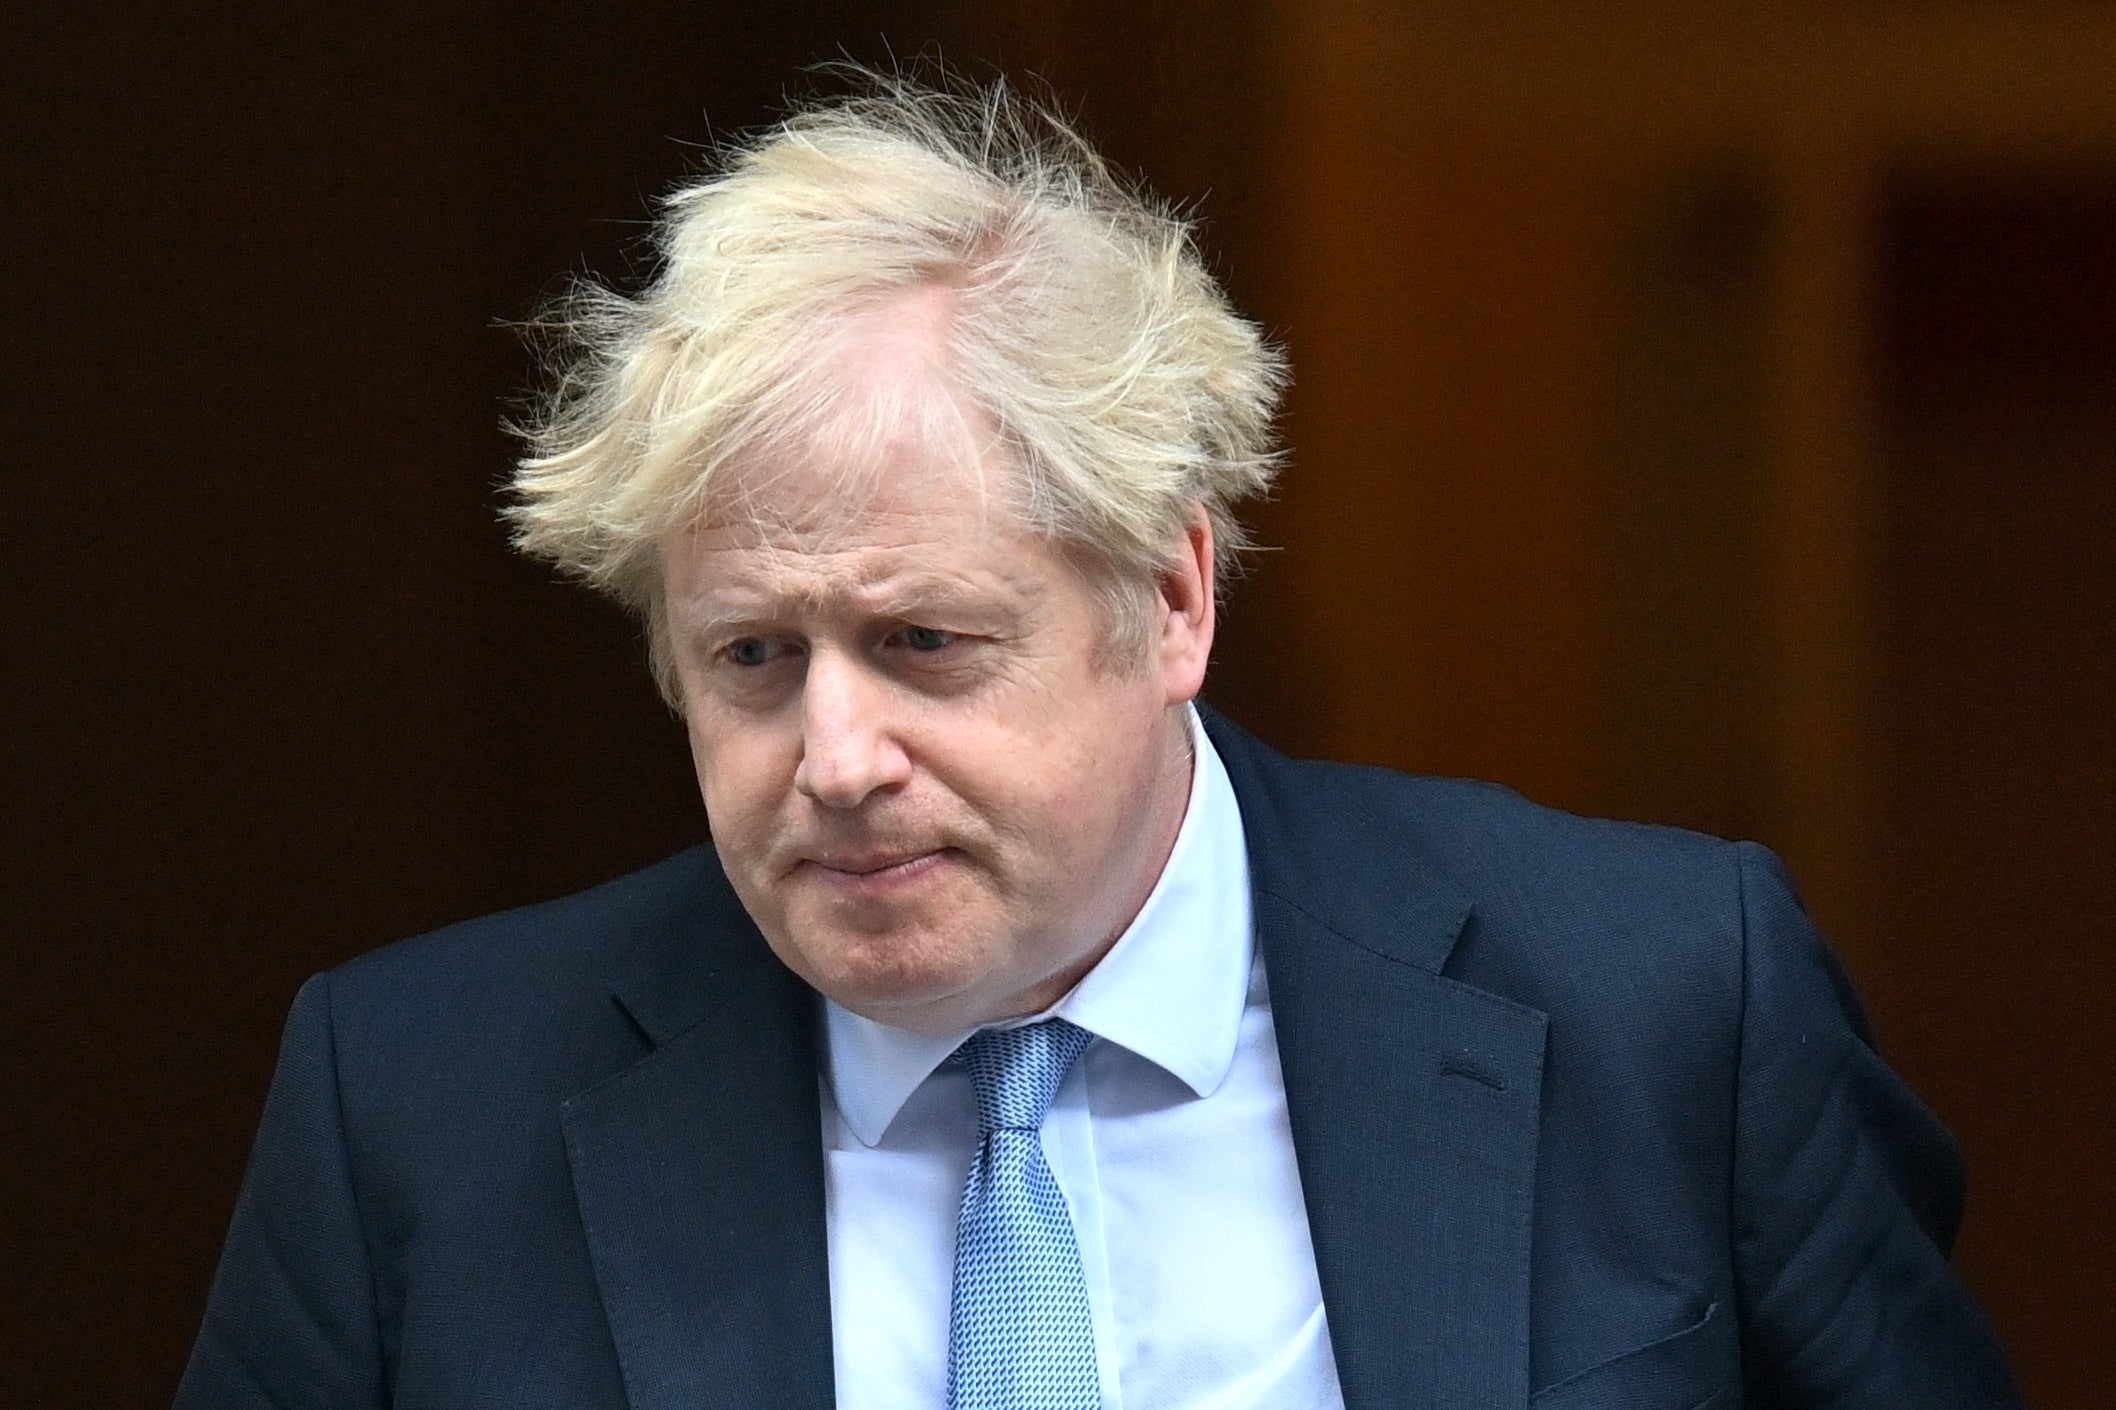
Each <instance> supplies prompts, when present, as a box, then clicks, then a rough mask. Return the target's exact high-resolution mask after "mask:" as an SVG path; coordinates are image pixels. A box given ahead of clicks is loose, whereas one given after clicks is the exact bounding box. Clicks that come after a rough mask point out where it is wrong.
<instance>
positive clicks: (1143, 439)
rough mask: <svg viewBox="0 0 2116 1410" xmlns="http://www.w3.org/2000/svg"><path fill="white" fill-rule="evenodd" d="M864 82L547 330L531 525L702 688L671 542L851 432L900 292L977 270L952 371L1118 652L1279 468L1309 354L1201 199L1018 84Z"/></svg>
mask: <svg viewBox="0 0 2116 1410" xmlns="http://www.w3.org/2000/svg"><path fill="white" fill-rule="evenodd" d="M857 79H858V82H859V90H860V91H858V92H857V93H856V94H855V95H854V96H851V97H847V98H839V99H835V100H831V101H825V102H820V103H816V104H812V105H809V106H807V107H804V108H802V109H800V110H798V111H796V112H794V113H793V114H792V115H791V116H789V117H788V118H786V119H785V120H784V121H783V122H781V123H779V124H778V125H777V126H776V127H773V128H771V129H769V130H767V131H765V132H763V133H762V134H760V135H758V136H756V137H754V138H752V139H750V140H748V141H746V142H743V143H740V144H738V145H736V146H734V147H732V148H731V149H729V150H727V151H725V152H724V153H722V155H721V157H720V159H719V160H718V161H717V162H716V163H715V169H713V170H711V171H709V172H708V173H707V174H705V175H703V176H701V177H699V178H697V179H695V180H693V181H692V182H690V183H689V184H687V185H685V186H683V187H681V188H680V189H678V190H677V191H676V192H675V193H674V194H673V195H671V196H669V197H668V198H667V200H666V201H665V203H664V212H663V216H662V219H661V221H660V223H659V225H658V227H657V231H656V236H657V250H658V253H659V256H660V260H661V268H660V272H659V274H658V275H657V276H656V277H655V278H654V279H653V281H652V282H651V283H650V284H649V285H648V287H647V288H646V289H645V290H644V291H642V292H641V293H640V294H639V295H638V296H636V297H631V296H627V295H624V294H621V293H618V292H616V291H614V290H612V289H609V288H607V287H605V286H602V285H599V284H596V283H593V282H587V281H583V282H581V283H579V284H577V285H576V286H575V287H574V288H573V289H571V290H570V291H569V292H568V293H567V294H566V295H565V296H564V297H563V298H562V299H560V300H559V301H558V302H557V303H556V304H555V305H553V306H552V307H551V308H550V309H548V310H547V311H546V312H545V313H544V314H542V315H540V316H539V317H538V318H537V319H536V320H535V321H534V322H533V323H532V324H531V332H532V335H542V337H541V341H542V342H543V343H544V351H545V352H546V354H547V356H546V362H547V366H548V369H549V373H550V379H549V389H548V391H547V392H546V394H545V395H544V397H543V399H542V400H541V402H540V404H539V405H538V407H537V408H536V410H535V412H534V413H533V415H532V416H531V418H530V419H529V421H528V423H527V424H526V425H524V426H522V427H520V428H518V429H519V430H520V433H521V434H522V435H523V437H524V439H525V440H526V441H527V442H528V447H529V449H528V453H527V454H526V455H524V457H523V458H522V460H521V461H520V463H519V466H518V469H517V473H516V475H515V478H514V482H513V491H514V499H513V502H512V504H510V506H509V507H508V508H507V510H506V515H507V518H508V519H509V521H510V522H511V523H512V525H513V527H514V539H515V543H516V545H517V546H518V547H519V548H521V549H522V550H523V551H524V552H527V553H529V554H531V555H534V556H536V557H540V558H544V559H547V560H549V561H551V562H553V563H555V564H557V565H558V566H559V567H560V568H561V569H562V570H564V571H566V572H568V573H570V574H572V575H574V576H577V577H579V578H581V579H584V580H585V581H587V582H588V583H590V584H592V585H594V586H596V587H598V588H600V589H602V590H604V591H606V592H609V593H610V594H612V595H613V596H615V597H616V598H618V599H619V600H620V601H622V602H624V603H625V604H626V605H627V606H629V607H631V608H632V609H633V610H635V611H637V612H639V613H640V614H641V615H642V616H643V617H645V618H646V620H647V623H648V634H649V642H650V645H651V649H652V653H653V663H654V670H655V676H656V679H657V680H658V681H659V682H660V684H661V687H662V690H663V693H664V694H665V695H667V696H668V697H669V699H670V700H671V702H672V703H676V702H677V699H678V697H677V692H676V687H675V683H674V672H673V670H672V668H671V665H670V659H669V645H668V642H667V640H666V637H667V631H666V622H665V620H664V606H663V602H662V585H661V565H660V559H659V554H658V550H657V544H658V542H659V541H660V540H661V539H662V538H663V537H664V536H665V535H667V534H669V533H671V532H673V531H676V530H679V529H681V528H683V527H685V526H687V525H688V524H690V523H692V522H695V521H696V520H697V519H698V518H699V517H701V516H702V515H703V514H704V513H705V512H706V509H707V507H708V499H709V496H711V495H712V494H713V491H714V486H715V483H716V481H719V482H727V481H729V480H730V478H731V477H730V475H729V473H728V470H729V467H730V465H731V464H733V463H734V462H737V461H741V460H747V461H750V462H752V463H754V462H760V461H769V460H770V459H771V457H772V454H773V452H774V451H777V452H778V453H780V454H781V455H784V454H787V453H797V451H798V448H800V447H803V446H810V445H813V444H815V443H816V442H817V441H818V440H819V439H823V438H829V439H840V438H841V433H842V431H843V428H844V426H845V424H846V420H847V409H846V407H845V406H844V405H843V404H842V403H843V401H844V399H845V398H846V397H847V396H849V395H856V393H854V392H853V391H851V390H850V389H847V388H844V387H841V386H833V385H831V383H832V380H833V379H831V378H830V377H828V376H827V375H821V374H819V373H818V371H817V369H819V368H825V367H828V366H829V365H831V364H832V363H834V362H836V359H835V358H832V357H830V356H829V355H828V353H829V349H830V348H831V346H832V345H833V342H834V340H835V339H836V338H837V336H838V334H839V333H840V332H841V331H842V330H843V328H844V327H845V326H846V324H847V322H848V320H851V319H853V318H856V317H857V316H859V315H860V314H861V313H862V312H863V311H866V310H870V309H872V308H874V307H875V306H876V305H877V304H878V303H880V302H883V301H885V300H887V299H888V298H889V297H890V296H891V295H893V294H896V293H899V292H902V291H907V290H913V289H917V288H919V287H921V286H925V285H935V284H939V285H945V286H947V287H948V288H949V290H950V291H951V294H952V306H953V316H952V318H951V319H950V321H949V327H948V330H947V333H946V338H947V342H948V354H949V372H950V377H951V380H952V382H953V384H954V386H953V388H952V391H953V393H954V395H955V396H956V397H959V398H960V399H962V400H963V401H964V402H966V403H967V404H968V406H969V407H971V408H974V410H975V412H976V413H977V415H978V417H979V419H980V420H981V421H982V422H983V423H984V424H985V425H987V426H988V427H989V428H990V429H991V433H992V435H993V436H994V437H996V447H993V448H996V449H997V450H998V451H999V452H1000V454H999V457H998V458H999V459H1000V461H1001V462H1002V463H1004V464H1006V465H1007V466H1008V468H1009V470H1010V471H1011V472H1012V473H1011V475H1010V476H1009V479H1010V481H1011V483H1010V484H1009V485H1008V487H1007V488H1008V491H1009V494H1008V499H1009V504H1010V508H1011V509H1012V510H1013V511H1014V512H1017V513H1018V514H1020V515H1021V516H1022V519H1023V521H1024V522H1025V523H1026V524H1027V525H1028V526H1029V527H1030V528H1032V529H1033V530H1035V531H1036V532H1039V533H1042V534H1044V535H1046V536H1048V537H1049V538H1050V539H1051V540H1052V541H1054V542H1056V543H1058V544H1060V545H1062V546H1064V547H1066V548H1067V549H1069V550H1071V551H1072V552H1074V553H1075V554H1076V555H1078V557H1079V561H1081V562H1082V563H1083V565H1084V566H1085V567H1086V568H1087V570H1088V572H1089V575H1090V579H1091V581H1092V582H1093V583H1094V584H1095V586H1096V588H1097V590H1098V593H1099V594H1100V596H1101V598H1102V600H1103V602H1104V603H1105V606H1106V608H1107V609H1108V610H1107V612H1106V614H1105V615H1106V620H1107V624H1108V633H1109V637H1110V641H1109V646H1110V648H1111V654H1112V655H1113V656H1119V657H1121V656H1123V655H1125V654H1127V653H1129V654H1132V655H1140V654H1143V652H1144V650H1145V648H1146V645H1147V632H1148V617H1147V614H1146V612H1145V610H1144V609H1145V605H1146V602H1147V601H1148V600H1149V598H1148V590H1149V589H1150V585H1151V584H1152V582H1153V581H1154V578H1155V576H1156V575H1157V573H1158V572H1159V571H1160V570H1162V569H1164V568H1165V567H1166V566H1168V565H1169V564H1171V563H1172V562H1173V561H1174V560H1175V557H1176V555H1177V553H1178V552H1179V550H1180V546H1181V544H1182V540H1183V536H1184V532H1185V530H1186V528H1187V526H1188V524H1189V523H1190V521H1191V517H1192V515H1193V514H1194V513H1195V511H1196V507H1198V506H1202V508H1203V510H1204V512H1205V513H1206V514H1207V515H1208V516H1209V517H1210V519H1211V522H1212V527H1213V530H1214V537H1215V543H1216V554H1215V557H1216V562H1215V564H1214V570H1215V576H1216V578H1221V579H1224V577H1225V576H1226V574H1227V573H1228V572H1229V571H1230V569H1231V567H1232V566H1233V564H1234V563H1235V562H1236V559H1237V556H1238V555H1239V554H1240V552H1241V551H1242V549H1243V548H1244V547H1245V546H1246V543H1247V539H1246V536H1245V534H1244V533H1243V530H1242V528H1241V525H1240V524H1239V522H1238V521H1237V520H1236V519H1235V517H1234V506H1235V505H1236V504H1237V503H1238V502H1240V501H1241V500H1242V499H1244V498H1246V497H1248V496H1250V495H1254V494H1257V493H1260V492H1261V491H1263V490H1264V489H1265V488H1266V487H1268V485H1269V484H1270V481H1271V477H1272V475H1273V473H1274V471H1275V469H1276V464H1277V460H1276V454H1275V452H1274V450H1273V446H1272V429H1271V428H1272V416H1273V413H1274V410H1275V408H1276V405H1277V401H1278V396H1279V392H1280V390H1281V388H1282V387H1283V385H1284V382H1285V365H1284V359H1283V357H1282V355H1281V354H1280V353H1279V351H1278V350H1277V349H1276V348H1275V347H1273V346H1272V345H1270V344H1269V343H1267V342H1266V341H1265V340H1264V339H1263V337H1262V336H1261V335H1260V334H1259V332H1258V330H1257V329H1256V328H1255V327H1254V326H1253V325H1251V324H1250V323H1248V322H1246V321H1245V320H1243V319H1242V318H1241V317H1240V316H1238V315H1237V314H1236V313H1235V312H1234V310H1233V308H1232V307H1231V305H1230V304H1229V303H1228V301H1227V298H1226V296H1225V294H1224V293H1222V292H1221V290H1220V288H1219V286H1218V284H1217V283H1216V282H1215V281H1214V280H1213V278H1212V276H1211V275H1210V274H1209V273H1208V272H1207V271H1206V269H1205V267H1204V264H1203V261H1202V260H1201V259H1200V257H1199V254H1198V252H1197V249H1196V247H1195V246H1194V245H1193V243H1192V241H1191V238H1190V231H1189V227H1188V226H1187V224H1186V223H1185V222H1184V221H1183V220H1181V219H1179V218H1178V217H1176V216H1175V215H1174V214H1173V213H1171V212H1170V211H1169V210H1168V209H1167V208H1166V207H1165V206H1164V205H1162V204H1161V203H1159V202H1158V201H1156V200H1155V199H1153V198H1152V197H1150V196H1148V195H1147V194H1145V193H1144V192H1142V191H1139V190H1137V189H1135V188H1134V187H1132V186H1131V185H1129V184H1128V183H1126V182H1125V181H1124V180H1122V179H1121V178H1120V177H1119V176H1117V175H1116V174H1115V173H1114V172H1113V171H1112V170H1111V169H1110V167H1109V166H1108V164H1107V163H1106V162H1104V161H1103V159H1102V158H1101V157H1100V156H1099V155H1097V154H1096V152H1095V151H1094V150H1093V149H1092V148H1091V147H1089V146H1088V144H1087V143H1086V141H1085V140H1084V139H1082V138H1081V137H1080V136H1079V135H1078V134H1077V133H1076V132H1075V131H1074V130H1073V129H1072V128H1071V127H1070V126H1069V125H1068V124H1067V123H1066V122H1065V121H1064V120H1063V119H1062V118H1060V117H1058V116H1056V115H1055V114H1053V113H1052V112H1051V111H1049V110H1048V109H1047V108H1046V107H1043V106H1040V105H1036V104H1032V103H1028V102H1025V101H1023V100H1022V99H1020V98H1019V97H1018V96H1017V95H1016V94H1014V93H1013V92H1012V91H1010V90H1009V89H1008V87H1007V86H1006V85H1005V84H1004V83H995V84H993V85H991V86H989V87H986V88H983V89H977V88H971V87H967V86H962V85H947V84H944V85H943V86H926V85H923V84H919V83H915V82H913V81H911V80H908V79H905V78H901V77H894V76H884V75H879V74H874V73H865V72H863V73H860V74H858V75H857ZM837 380H839V381H842V379H837ZM852 414H853V416H854V417H855V419H856V418H857V417H858V416H859V415H862V414H876V415H879V414H882V413H881V409H879V408H877V409H875V410H874V412H872V413H867V412H865V411H864V410H863V409H862V408H854V409H853V412H852Z"/></svg>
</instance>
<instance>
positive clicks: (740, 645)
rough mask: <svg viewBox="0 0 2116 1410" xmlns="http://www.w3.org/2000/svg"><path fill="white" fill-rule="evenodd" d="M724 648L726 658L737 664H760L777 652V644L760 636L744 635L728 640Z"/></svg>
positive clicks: (765, 662)
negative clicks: (737, 639)
mask: <svg viewBox="0 0 2116 1410" xmlns="http://www.w3.org/2000/svg"><path fill="white" fill-rule="evenodd" d="M726 650H727V659H728V660H729V661H731V662H733V663H734V664H735V665H737V666H762V665H765V664H767V663H769V662H770V661H771V659H772V658H773V657H775V656H777V655H778V654H779V647H778V644H777V643H776V642H772V641H767V640H766V639H765V638H763V637H761V636H746V637H744V638H742V639H741V640H740V641H736V642H730V643H729V644H728V646H727V648H726Z"/></svg>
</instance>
